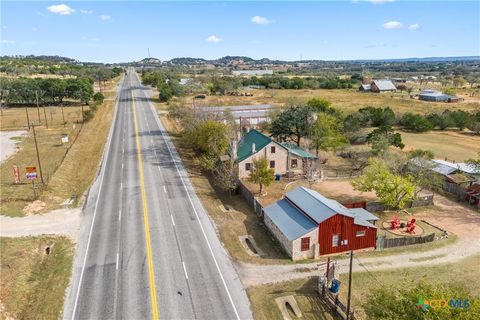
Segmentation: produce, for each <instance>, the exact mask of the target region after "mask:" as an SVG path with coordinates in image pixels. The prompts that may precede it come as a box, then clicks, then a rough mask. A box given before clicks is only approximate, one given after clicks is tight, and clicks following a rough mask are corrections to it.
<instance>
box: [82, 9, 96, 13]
mask: <svg viewBox="0 0 480 320" xmlns="http://www.w3.org/2000/svg"><path fill="white" fill-rule="evenodd" d="M80 13H83V14H92V13H93V11H92V10H85V9H80Z"/></svg>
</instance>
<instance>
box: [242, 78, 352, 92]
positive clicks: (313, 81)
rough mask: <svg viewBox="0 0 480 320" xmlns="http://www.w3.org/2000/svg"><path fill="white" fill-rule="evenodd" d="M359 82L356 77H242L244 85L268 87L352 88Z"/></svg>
mask: <svg viewBox="0 0 480 320" xmlns="http://www.w3.org/2000/svg"><path fill="white" fill-rule="evenodd" d="M358 84H359V81H358V80H357V79H355V78H339V77H328V78H327V77H304V78H300V77H292V78H288V77H280V76H263V77H255V76H254V77H250V78H244V79H242V85H243V86H250V85H256V86H264V87H266V88H268V89H351V88H353V87H355V86H356V85H358Z"/></svg>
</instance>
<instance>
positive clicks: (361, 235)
mask: <svg viewBox="0 0 480 320" xmlns="http://www.w3.org/2000/svg"><path fill="white" fill-rule="evenodd" d="M364 236H365V230H361V231H357V237H364Z"/></svg>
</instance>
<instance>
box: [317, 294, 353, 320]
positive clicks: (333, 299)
mask: <svg viewBox="0 0 480 320" xmlns="http://www.w3.org/2000/svg"><path fill="white" fill-rule="evenodd" d="M320 298H321V299H322V300H323V301H324V302H325V303H326V304H327V305H328V306H329V307H330V309H331V310H332V312H333V313H334V314H335V315H336V316H337V318H338V319H342V320H346V319H347V307H346V306H345V305H344V304H343V303H342V302H341V301H340V299H339V298H338V295H336V294H333V293H331V292H330V290H328V288H327V287H325V286H323V287H322V288H321V289H320ZM349 319H350V320H355V319H356V317H355V314H354V313H353V311H350V317H349Z"/></svg>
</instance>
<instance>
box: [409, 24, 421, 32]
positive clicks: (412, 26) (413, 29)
mask: <svg viewBox="0 0 480 320" xmlns="http://www.w3.org/2000/svg"><path fill="white" fill-rule="evenodd" d="M418 29H420V25H419V24H418V23H414V24H411V25H409V26H408V30H411V31H415V30H418Z"/></svg>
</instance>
